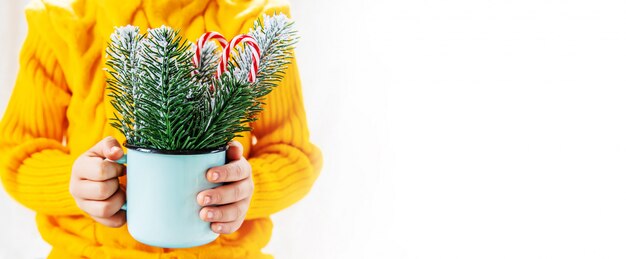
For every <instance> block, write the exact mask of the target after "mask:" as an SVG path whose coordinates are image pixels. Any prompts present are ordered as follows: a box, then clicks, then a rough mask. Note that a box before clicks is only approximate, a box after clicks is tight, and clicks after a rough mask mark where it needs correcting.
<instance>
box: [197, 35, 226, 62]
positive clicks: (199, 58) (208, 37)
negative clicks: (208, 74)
mask: <svg viewBox="0 0 626 259" xmlns="http://www.w3.org/2000/svg"><path fill="white" fill-rule="evenodd" d="M209 40H217V41H218V42H219V43H220V45H221V46H222V48H226V46H227V45H228V41H227V40H226V38H224V36H222V34H219V33H218V32H207V33H205V34H202V36H200V38H199V39H198V41H196V53H195V55H194V56H193V64H194V65H196V67H199V66H200V62H202V48H204V44H206V42H207V41H209Z"/></svg>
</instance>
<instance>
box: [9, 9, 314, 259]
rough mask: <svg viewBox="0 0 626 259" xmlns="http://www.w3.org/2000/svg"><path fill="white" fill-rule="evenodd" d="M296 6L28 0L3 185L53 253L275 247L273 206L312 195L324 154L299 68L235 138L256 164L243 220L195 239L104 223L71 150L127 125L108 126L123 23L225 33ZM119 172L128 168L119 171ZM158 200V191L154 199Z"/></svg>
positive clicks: (184, 253) (239, 251)
mask: <svg viewBox="0 0 626 259" xmlns="http://www.w3.org/2000/svg"><path fill="white" fill-rule="evenodd" d="M275 12H282V13H285V14H287V15H289V5H288V3H286V2H285V1H284V0H253V1H231V0H208V1H207V0H205V1H197V0H195V1H193V0H177V1H157V0H144V1H138V0H95V1H94V0H91V1H86V0H76V1H47V0H46V1H44V0H35V1H33V2H31V4H30V5H29V6H28V8H27V10H26V18H27V21H28V26H29V29H28V34H27V37H26V40H25V42H24V45H23V48H22V52H21V54H20V68H19V73H18V76H17V81H16V84H15V88H14V90H13V94H12V96H11V99H10V101H9V105H8V107H7V110H6V113H5V115H4V117H3V118H2V121H1V122H0V154H3V156H2V160H1V162H0V177H1V178H2V183H3V185H4V188H5V189H6V191H7V192H8V193H9V194H10V195H11V196H12V197H13V198H14V199H15V200H17V201H18V202H20V203H21V204H23V205H24V206H26V207H28V208H30V209H32V210H34V211H35V212H36V213H37V224H38V227H39V230H40V232H41V235H42V237H43V238H44V240H46V241H47V242H48V243H50V244H51V245H52V247H53V249H52V252H51V254H50V256H49V257H50V258H81V257H88V258H267V257H271V256H269V255H266V254H263V253H261V248H263V247H264V246H265V245H266V244H267V243H268V242H269V238H270V236H271V231H272V222H271V220H270V219H269V216H270V215H271V214H272V213H275V212H278V211H280V210H282V209H284V208H286V207H288V206H290V205H291V204H293V203H295V202H297V201H298V200H299V199H301V198H302V197H304V196H305V195H306V193H307V192H308V191H309V190H310V188H311V187H312V185H313V183H314V181H315V179H316V178H317V176H318V174H319V172H320V168H321V164H322V157H321V153H320V151H319V150H318V148H316V147H315V146H314V145H313V144H312V143H311V142H310V141H309V132H308V129H307V122H306V116H305V111H304V108H303V104H302V93H301V86H300V79H299V75H298V67H297V64H296V63H295V61H294V62H293V64H291V65H289V66H288V69H287V70H286V73H285V79H284V80H283V81H282V82H281V83H280V84H279V86H278V87H277V88H276V89H275V90H274V91H273V92H272V93H270V94H269V95H268V96H267V98H266V100H265V103H266V105H265V106H264V108H265V110H264V111H263V112H262V113H261V114H260V115H259V119H258V120H257V121H256V122H254V123H252V124H251V125H250V126H251V127H253V128H254V129H253V131H252V132H250V133H245V134H243V137H240V138H237V139H236V140H238V141H240V142H241V143H242V144H243V146H244V149H245V151H244V155H245V156H246V157H247V158H248V160H249V162H250V164H251V165H252V168H253V179H254V182H255V190H254V193H253V195H252V201H251V205H250V209H249V211H248V214H247V216H246V221H245V222H244V224H243V225H242V227H241V228H240V229H239V231H237V232H235V233H233V234H230V235H221V236H220V237H219V238H218V239H217V240H216V241H214V242H212V243H210V244H208V245H205V246H201V247H196V248H188V249H163V248H156V247H150V246H146V245H143V244H141V243H138V242H137V241H135V240H134V239H132V237H131V236H130V235H129V233H128V230H127V228H126V226H124V227H122V228H108V227H105V226H103V225H100V224H98V223H96V222H94V221H93V220H91V218H89V217H88V216H86V215H85V214H83V212H82V211H81V210H80V209H79V208H78V207H77V206H76V204H75V202H74V200H73V198H72V197H71V195H70V193H69V178H70V174H71V167H72V163H73V161H74V159H75V158H76V157H77V156H79V155H80V154H81V153H83V152H85V151H86V150H87V149H89V148H90V147H91V146H93V145H94V144H95V143H97V142H98V141H99V140H100V139H102V138H104V137H106V136H114V137H115V138H117V139H118V140H119V141H120V142H123V141H124V136H123V135H121V133H119V132H118V131H116V130H115V129H114V128H113V127H111V126H110V125H109V123H108V119H109V118H111V117H112V116H113V111H114V109H113V107H112V106H111V105H110V100H109V97H107V93H108V90H106V83H105V74H104V73H105V72H104V71H103V70H102V68H103V67H104V60H105V58H104V51H105V48H106V43H107V40H108V39H109V35H110V33H111V31H112V29H113V28H114V27H115V26H123V25H126V24H133V25H137V26H139V27H140V28H141V29H142V30H145V29H146V28H154V27H159V26H161V25H167V26H171V27H173V28H181V29H182V35H184V36H185V37H187V38H188V39H196V38H198V37H199V36H200V35H201V34H202V33H204V32H206V31H220V32H222V33H223V34H224V36H226V37H227V38H232V37H233V36H235V35H237V34H240V33H246V32H248V30H249V28H250V27H251V26H252V24H253V22H254V21H255V20H256V19H257V18H258V17H259V16H261V15H262V14H263V13H267V14H273V13H275ZM122 183H123V184H124V183H125V179H124V178H122ZM146 202H152V201H146Z"/></svg>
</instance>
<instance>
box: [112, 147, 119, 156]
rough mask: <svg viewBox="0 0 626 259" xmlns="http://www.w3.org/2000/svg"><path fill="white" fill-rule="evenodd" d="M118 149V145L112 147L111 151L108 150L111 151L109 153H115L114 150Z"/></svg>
mask: <svg viewBox="0 0 626 259" xmlns="http://www.w3.org/2000/svg"><path fill="white" fill-rule="evenodd" d="M118 149H120V148H119V147H112V148H111V151H110V152H111V154H115V152H116V151H117V150H118Z"/></svg>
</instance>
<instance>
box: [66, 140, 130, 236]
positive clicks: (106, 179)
mask: <svg viewBox="0 0 626 259" xmlns="http://www.w3.org/2000/svg"><path fill="white" fill-rule="evenodd" d="M123 155H124V152H123V151H122V148H121V147H120V143H118V142H117V140H116V139H115V138H113V137H106V138H104V139H103V140H102V141H100V142H99V143H98V144H96V145H95V146H93V147H92V148H91V149H89V150H88V151H87V152H85V153H84V154H82V155H81V156H79V157H78V158H77V159H76V161H74V165H73V166H72V177H71V179H70V193H71V194H72V196H74V199H75V200H76V204H78V207H79V208H81V209H82V210H83V211H85V212H86V213H87V214H89V215H90V216H91V217H92V218H93V219H94V220H95V221H97V222H100V223H102V224H103V225H106V226H109V227H121V226H123V225H124V223H126V212H125V211H123V210H120V209H121V208H122V205H123V204H124V202H125V200H126V194H125V193H124V191H123V190H122V189H121V188H120V183H119V180H118V177H120V176H122V175H124V173H125V171H126V170H125V169H124V166H123V165H120V164H118V163H116V162H113V161H109V160H117V159H120V158H122V156H123ZM105 159H109V160H105Z"/></svg>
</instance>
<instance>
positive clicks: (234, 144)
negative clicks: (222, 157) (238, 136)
mask: <svg viewBox="0 0 626 259" xmlns="http://www.w3.org/2000/svg"><path fill="white" fill-rule="evenodd" d="M242 157H243V145H242V144H241V143H240V142H239V141H236V140H233V141H231V142H229V143H228V150H226V158H227V159H228V160H229V161H232V160H238V159H241V158H242Z"/></svg>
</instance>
